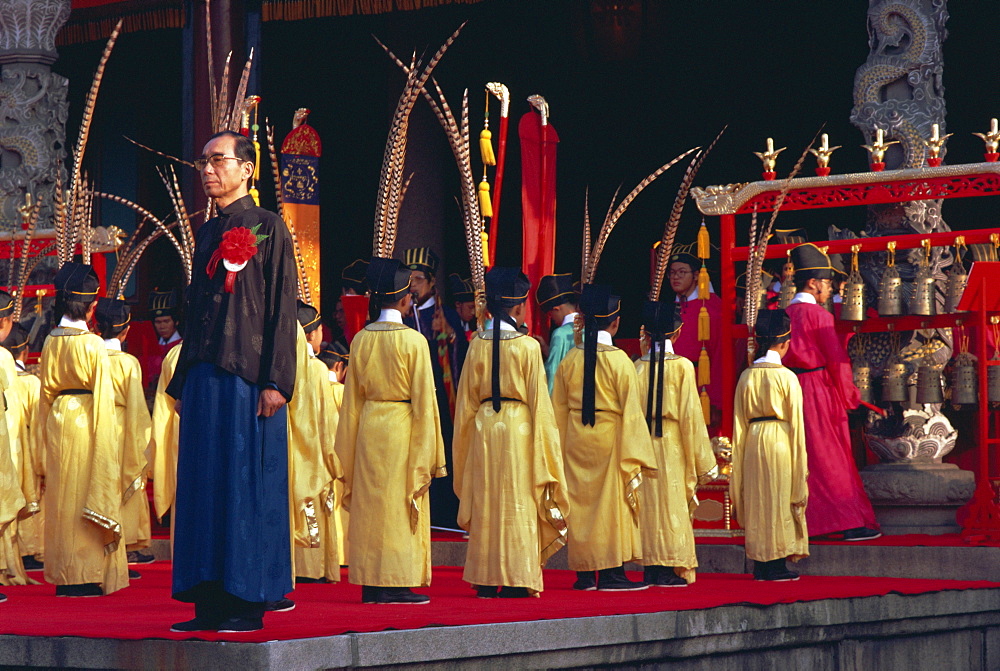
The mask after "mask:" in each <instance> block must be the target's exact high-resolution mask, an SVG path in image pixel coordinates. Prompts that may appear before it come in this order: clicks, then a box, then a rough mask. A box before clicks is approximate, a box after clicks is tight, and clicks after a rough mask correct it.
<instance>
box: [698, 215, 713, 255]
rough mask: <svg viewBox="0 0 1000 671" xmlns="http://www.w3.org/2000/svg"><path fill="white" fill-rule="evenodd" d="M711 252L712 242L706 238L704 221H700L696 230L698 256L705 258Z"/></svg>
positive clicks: (706, 232)
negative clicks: (699, 226)
mask: <svg viewBox="0 0 1000 671" xmlns="http://www.w3.org/2000/svg"><path fill="white" fill-rule="evenodd" d="M711 253H712V243H711V241H710V240H709V238H708V228H707V227H706V226H705V222H702V223H701V228H700V229H699V230H698V258H699V259H707V258H708V257H709V255H710V254H711Z"/></svg>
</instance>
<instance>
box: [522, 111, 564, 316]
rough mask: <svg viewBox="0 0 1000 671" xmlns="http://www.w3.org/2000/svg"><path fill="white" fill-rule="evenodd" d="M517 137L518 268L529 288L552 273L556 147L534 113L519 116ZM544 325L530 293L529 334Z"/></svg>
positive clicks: (553, 132) (556, 137)
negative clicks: (519, 248) (520, 216)
mask: <svg viewBox="0 0 1000 671" xmlns="http://www.w3.org/2000/svg"><path fill="white" fill-rule="evenodd" d="M517 134H518V136H519V137H520V139H521V210H522V248H521V249H522V251H521V268H522V270H523V271H524V274H525V275H527V276H528V279H529V280H530V281H531V286H532V287H537V286H538V281H539V280H540V279H541V278H542V277H544V276H545V275H551V274H552V273H553V272H554V270H555V250H556V145H557V143H558V142H559V135H558V134H557V133H556V130H555V128H553V127H552V124H545V125H542V116H541V115H540V114H538V113H536V112H534V111H532V112H528V113H527V114H525V115H524V116H522V117H521V121H520V123H519V124H518V126H517ZM546 322H547V319H546V316H545V314H544V313H542V312H541V311H540V310H539V309H538V302H537V301H536V300H535V292H534V291H532V292H531V293H530V294H529V297H528V314H527V323H528V324H529V325H530V327H531V333H532V334H535V335H541V334H544V333H548V324H547V323H546Z"/></svg>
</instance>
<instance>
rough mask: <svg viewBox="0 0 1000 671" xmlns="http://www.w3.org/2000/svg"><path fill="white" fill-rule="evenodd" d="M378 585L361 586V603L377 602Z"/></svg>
mask: <svg viewBox="0 0 1000 671" xmlns="http://www.w3.org/2000/svg"><path fill="white" fill-rule="evenodd" d="M380 590H381V588H380V587H370V586H368V585H362V586H361V603H377V602H378V595H379V592H380Z"/></svg>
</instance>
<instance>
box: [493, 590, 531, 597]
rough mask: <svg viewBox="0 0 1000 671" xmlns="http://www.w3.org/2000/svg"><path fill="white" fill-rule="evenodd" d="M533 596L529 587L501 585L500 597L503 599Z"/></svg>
mask: <svg viewBox="0 0 1000 671" xmlns="http://www.w3.org/2000/svg"><path fill="white" fill-rule="evenodd" d="M530 596H531V592H529V591H528V588H527V587H501V588H500V598H501V599H527V598H528V597H530Z"/></svg>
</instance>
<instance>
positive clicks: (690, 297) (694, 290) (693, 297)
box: [674, 280, 715, 303]
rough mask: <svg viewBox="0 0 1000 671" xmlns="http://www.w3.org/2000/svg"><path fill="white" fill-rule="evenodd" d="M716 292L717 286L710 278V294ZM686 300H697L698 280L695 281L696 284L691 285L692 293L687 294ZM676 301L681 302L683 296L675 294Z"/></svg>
mask: <svg viewBox="0 0 1000 671" xmlns="http://www.w3.org/2000/svg"><path fill="white" fill-rule="evenodd" d="M714 293H715V286H714V285H713V284H712V280H709V281H708V294H709V295H710V296H711V295H712V294H714ZM684 300H686V301H696V300H698V282H697V281H696V282H695V283H694V286H693V287H691V293H689V294H688V295H687V298H686V299H684ZM674 302H675V303H680V302H681V297H680V296H675V297H674Z"/></svg>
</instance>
